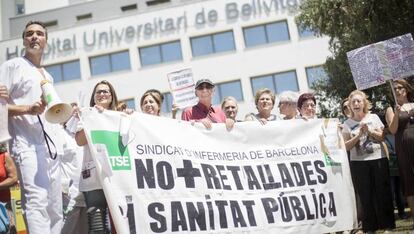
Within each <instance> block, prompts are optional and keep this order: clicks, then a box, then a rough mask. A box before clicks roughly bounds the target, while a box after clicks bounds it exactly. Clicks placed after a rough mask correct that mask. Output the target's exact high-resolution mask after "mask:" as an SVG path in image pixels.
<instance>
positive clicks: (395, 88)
mask: <svg viewBox="0 0 414 234" xmlns="http://www.w3.org/2000/svg"><path fill="white" fill-rule="evenodd" d="M401 89H405V88H404V86H396V87H394V90H395V91H398V90H401Z"/></svg>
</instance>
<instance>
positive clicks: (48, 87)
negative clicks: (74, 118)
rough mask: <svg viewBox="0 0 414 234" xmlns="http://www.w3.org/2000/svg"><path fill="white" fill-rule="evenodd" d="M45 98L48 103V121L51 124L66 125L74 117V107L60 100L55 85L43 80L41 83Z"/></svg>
mask: <svg viewBox="0 0 414 234" xmlns="http://www.w3.org/2000/svg"><path fill="white" fill-rule="evenodd" d="M41 87H42V93H43V98H44V99H45V101H46V103H47V110H46V113H45V117H46V120H47V121H48V122H50V123H64V122H66V121H67V120H68V119H69V118H70V116H71V115H72V106H71V105H69V104H67V103H64V102H62V101H61V100H60V98H59V96H58V95H57V93H56V90H55V89H54V88H53V85H52V84H51V83H50V82H49V81H47V80H43V81H42V82H41Z"/></svg>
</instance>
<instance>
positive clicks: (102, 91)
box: [95, 89, 111, 95]
mask: <svg viewBox="0 0 414 234" xmlns="http://www.w3.org/2000/svg"><path fill="white" fill-rule="evenodd" d="M95 94H96V95H99V94H101V95H102V94H104V95H109V94H111V91H109V90H106V89H102V90H96V91H95Z"/></svg>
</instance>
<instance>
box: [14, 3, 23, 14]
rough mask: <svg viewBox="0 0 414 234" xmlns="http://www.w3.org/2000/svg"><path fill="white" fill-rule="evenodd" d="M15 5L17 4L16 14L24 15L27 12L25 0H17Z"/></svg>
mask: <svg viewBox="0 0 414 234" xmlns="http://www.w3.org/2000/svg"><path fill="white" fill-rule="evenodd" d="M15 6H16V15H23V14H24V12H25V9H24V0H15Z"/></svg>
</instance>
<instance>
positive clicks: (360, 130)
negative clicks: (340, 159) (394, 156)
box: [342, 90, 395, 232]
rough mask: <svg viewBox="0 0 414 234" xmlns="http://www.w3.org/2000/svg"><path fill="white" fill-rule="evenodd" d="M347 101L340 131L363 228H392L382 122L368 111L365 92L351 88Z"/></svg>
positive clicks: (369, 105) (374, 229) (368, 230)
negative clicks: (347, 108) (361, 212)
mask: <svg viewBox="0 0 414 234" xmlns="http://www.w3.org/2000/svg"><path fill="white" fill-rule="evenodd" d="M348 102H349V109H350V116H349V118H348V119H347V120H346V121H345V122H344V125H343V126H344V127H343V130H342V134H343V137H344V141H345V146H346V150H349V151H350V160H351V162H350V167H351V174H352V177H353V181H354V183H355V184H354V186H355V190H356V192H357V194H358V195H359V197H360V201H361V206H362V207H361V208H362V210H363V212H364V214H363V216H362V229H363V231H364V232H375V231H376V230H378V229H393V228H395V220H394V206H393V202H392V195H391V187H390V178H389V171H388V159H387V157H386V153H385V149H384V146H383V144H382V141H383V129H384V125H383V124H382V122H381V120H380V118H379V117H378V115H376V114H372V113H370V112H369V109H370V108H371V103H370V102H369V101H368V99H367V96H366V95H365V93H364V92H362V91H359V90H355V91H352V92H351V94H350V95H349V97H348Z"/></svg>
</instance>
